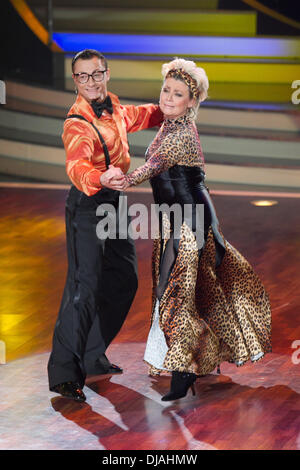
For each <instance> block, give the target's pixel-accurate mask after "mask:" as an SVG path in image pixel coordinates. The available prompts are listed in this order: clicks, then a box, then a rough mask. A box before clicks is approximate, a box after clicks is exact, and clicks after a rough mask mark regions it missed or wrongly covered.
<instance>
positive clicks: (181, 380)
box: [161, 370, 197, 401]
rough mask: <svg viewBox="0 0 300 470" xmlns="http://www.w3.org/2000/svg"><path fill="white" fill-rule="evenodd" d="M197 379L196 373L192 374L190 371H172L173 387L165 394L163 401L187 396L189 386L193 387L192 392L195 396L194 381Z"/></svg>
mask: <svg viewBox="0 0 300 470" xmlns="http://www.w3.org/2000/svg"><path fill="white" fill-rule="evenodd" d="M196 379H197V375H196V374H190V373H188V372H178V371H176V370H175V371H173V372H172V379H171V388H170V391H169V393H167V394H166V395H164V396H163V397H162V398H161V399H162V401H170V400H177V399H178V398H183V397H185V396H186V394H187V392H188V390H189V388H191V389H192V394H193V395H194V396H195V394H196V392H195V387H194V382H195V381H196Z"/></svg>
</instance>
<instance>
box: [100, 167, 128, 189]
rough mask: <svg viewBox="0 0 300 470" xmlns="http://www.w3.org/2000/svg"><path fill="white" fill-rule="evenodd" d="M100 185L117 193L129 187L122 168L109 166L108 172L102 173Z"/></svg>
mask: <svg viewBox="0 0 300 470" xmlns="http://www.w3.org/2000/svg"><path fill="white" fill-rule="evenodd" d="M100 184H101V185H102V186H105V187H106V188H110V189H114V190H116V191H124V190H125V189H126V188H128V186H129V184H128V182H127V181H126V179H125V175H124V173H123V171H122V170H121V168H116V167H115V166H113V165H109V167H108V170H106V171H105V172H104V173H102V175H101V176H100Z"/></svg>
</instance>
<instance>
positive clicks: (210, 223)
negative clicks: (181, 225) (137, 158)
mask: <svg viewBox="0 0 300 470" xmlns="http://www.w3.org/2000/svg"><path fill="white" fill-rule="evenodd" d="M204 180H205V173H204V171H203V170H202V169H201V168H199V167H196V166H185V165H174V166H173V167H171V168H169V169H168V170H166V171H164V172H162V173H160V174H158V175H156V176H154V177H153V178H151V179H150V183H151V186H152V190H153V197H154V201H155V203H156V204H159V205H162V204H167V205H168V206H172V205H173V204H180V206H181V207H182V208H183V207H184V205H185V204H189V205H191V207H192V220H191V221H189V225H190V227H191V228H192V230H193V231H194V232H195V230H196V223H195V220H196V217H195V214H196V205H197V204H203V205H204V227H203V226H202V227H201V230H203V231H204V238H205V239H206V238H207V234H208V230H209V228H210V227H211V228H212V232H213V236H214V240H215V245H216V265H217V266H218V265H219V264H220V263H221V261H222V259H223V256H224V254H225V245H224V241H223V238H222V237H221V234H220V233H219V229H218V227H219V222H218V218H217V215H216V211H215V208H214V205H213V202H212V200H211V198H210V195H209V192H208V189H207V188H206V186H205V184H204ZM182 214H183V216H184V214H185V212H184V211H183V212H182ZM185 220H186V219H185ZM182 221H183V219H182ZM160 223H161V221H160ZM170 223H171V229H173V227H174V221H173V220H172V219H171V220H170Z"/></svg>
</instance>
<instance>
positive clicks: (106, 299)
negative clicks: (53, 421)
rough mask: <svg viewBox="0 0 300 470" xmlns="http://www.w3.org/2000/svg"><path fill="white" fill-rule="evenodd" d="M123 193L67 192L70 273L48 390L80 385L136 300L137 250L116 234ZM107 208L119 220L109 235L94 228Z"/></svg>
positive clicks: (57, 326) (58, 321)
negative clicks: (74, 384) (90, 366)
mask: <svg viewBox="0 0 300 470" xmlns="http://www.w3.org/2000/svg"><path fill="white" fill-rule="evenodd" d="M121 194H122V193H120V192H118V191H113V190H111V189H108V188H103V189H102V190H101V191H99V192H98V193H97V194H95V195H94V196H86V195H85V194H84V193H82V192H81V191H78V190H77V188H75V187H74V186H72V187H71V189H70V192H69V195H68V198H67V202H66V236H67V252H68V273H67V279H66V284H65V289H64V293H63V298H62V301H61V306H60V310H59V314H58V318H57V322H56V325H55V330H54V335H53V345H52V352H51V355H50V358H49V362H48V376H49V388H50V390H51V389H53V387H54V386H55V385H58V384H60V383H63V382H68V381H72V382H78V383H79V384H80V386H81V387H83V385H84V382H85V378H86V368H87V364H92V363H93V362H94V361H95V360H96V359H97V358H98V357H100V356H101V355H102V354H103V353H104V352H105V350H106V348H107V347H108V345H109V344H110V343H111V341H112V340H113V339H114V337H115V336H116V334H117V333H118V332H119V330H120V329H121V327H122V325H123V322H124V320H125V318H126V316H127V313H128V311H129V309H130V306H131V304H132V301H133V299H134V296H135V293H136V290H137V261H136V252H135V246H134V241H133V240H132V239H131V238H129V236H128V235H127V237H126V238H122V237H120V236H119V224H120V217H119V216H118V209H119V203H120V195H121ZM107 205H109V208H112V209H113V210H115V215H116V216H117V220H115V219H114V218H112V219H110V220H111V221H112V225H111V227H113V226H114V225H115V227H116V233H115V234H114V233H113V232H114V230H112V231H111V233H110V235H109V236H107V235H103V233H102V234H101V233H100V232H101V231H99V230H97V229H99V222H100V223H103V225H105V224H104V221H105V220H108V219H107V214H108V212H109V213H110V211H108V212H104V211H102V215H96V211H97V208H98V209H99V208H106V207H107ZM120 210H121V207H120ZM103 212H104V214H103ZM121 214H122V220H123V232H124V225H125V226H126V227H128V225H129V222H130V219H129V216H128V214H127V210H126V206H125V213H124V209H123V212H121ZM124 221H125V222H124ZM106 226H107V224H106ZM102 232H103V230H102ZM114 236H115V238H114ZM123 237H124V235H123Z"/></svg>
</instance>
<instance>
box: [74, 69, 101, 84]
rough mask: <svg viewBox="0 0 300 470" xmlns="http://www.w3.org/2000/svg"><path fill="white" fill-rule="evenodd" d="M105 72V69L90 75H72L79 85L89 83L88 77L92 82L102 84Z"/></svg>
mask: <svg viewBox="0 0 300 470" xmlns="http://www.w3.org/2000/svg"><path fill="white" fill-rule="evenodd" d="M105 72H107V69H105V70H97V71H96V72H93V73H92V74H89V73H84V72H82V73H74V76H75V77H76V80H77V81H78V82H79V83H87V82H88V81H89V79H90V77H92V79H93V80H94V82H102V81H103V78H104V74H105Z"/></svg>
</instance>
